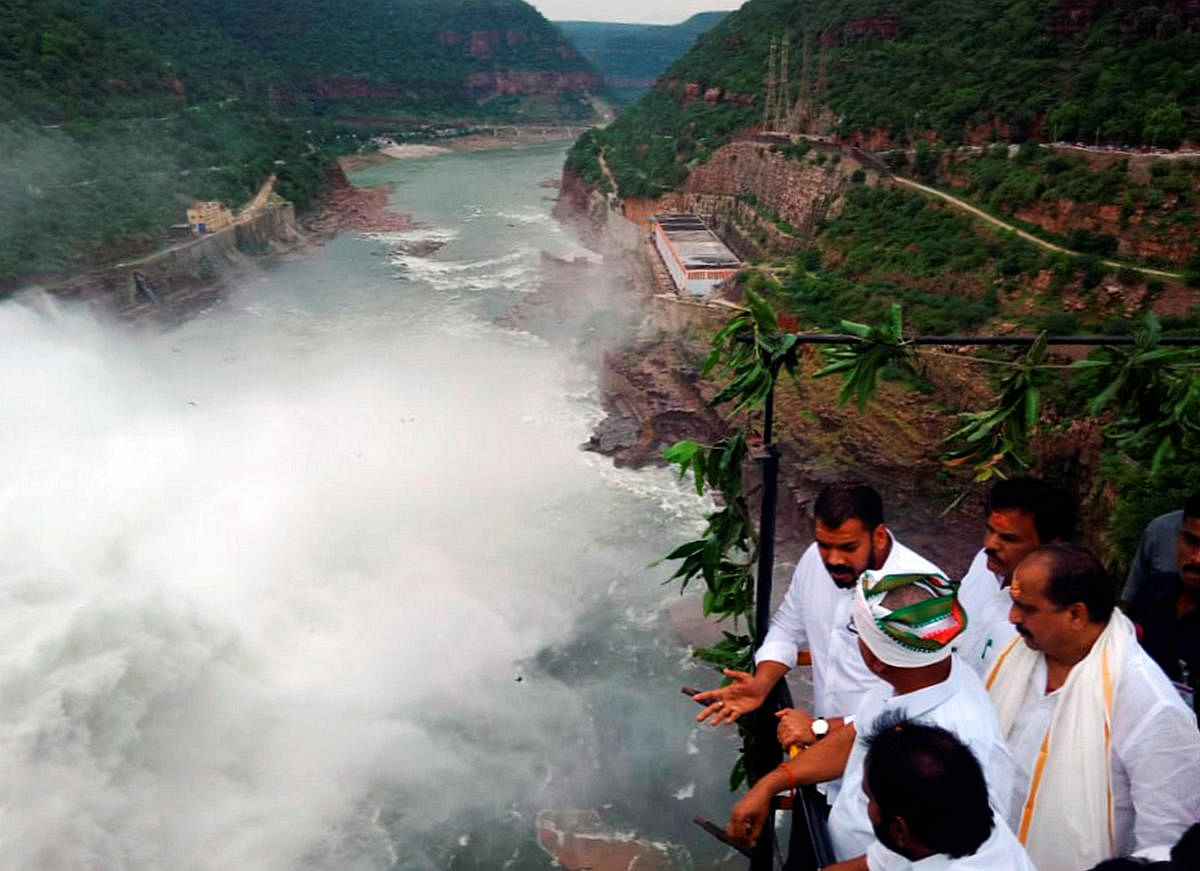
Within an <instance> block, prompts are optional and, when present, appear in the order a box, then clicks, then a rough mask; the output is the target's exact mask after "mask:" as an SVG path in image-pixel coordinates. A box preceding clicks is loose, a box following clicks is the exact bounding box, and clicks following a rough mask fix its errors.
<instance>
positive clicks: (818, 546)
mask: <svg viewBox="0 0 1200 871" xmlns="http://www.w3.org/2000/svg"><path fill="white" fill-rule="evenodd" d="M813 538H814V539H815V541H814V542H813V543H812V544H811V545H809V546H808V549H807V550H805V551H804V555H803V556H802V557H801V558H800V562H799V563H797V564H796V570H795V572H794V573H793V574H792V583H791V586H790V587H788V591H787V594H786V596H785V597H784V599H783V602H782V603H781V604H780V606H779V609H778V610H777V611H776V612H775V614H774V615H773V616H772V617H771V626H770V629H769V631H768V632H767V636H766V638H765V640H764V641H763V644H762V646H761V647H760V648H759V649H758V650H757V651H756V652H755V655H754V661H755V670H754V674H753V675H750V674H747V673H745V672H741V671H735V670H733V669H726V670H725V675H726V676H727V677H729V678H730V679H731V683H730V684H729V685H728V686H724V687H721V688H719V689H715V690H708V691H707V692H702V693H697V694H696V696H695V699H696V701H698V702H703V703H705V705H706V706H705V708H704V710H702V711H701V712H700V713H699V714H698V715H697V716H696V719H697V720H698V721H701V722H703V721H705V720H709V721H710V722H711V723H712V725H714V726H715V725H718V724H720V723H732V722H733V721H734V720H736V719H737V718H738V717H740V716H741V715H742V714H746V713H749V712H750V711H753V710H756V709H757V708H758V707H759V706H760V705H762V703H763V700H764V699H766V697H767V693H769V692H770V690H771V688H772V687H773V686H775V683H776V682H777V681H778V680H779V679H780V678H781V677H783V675H784V674H786V673H787V671H788V670H789V669H790V668H791V667H792V666H793V665H795V663H796V655H797V653H798V652H799V650H800V648H801V647H804V646H805V645H807V646H808V649H809V651H810V652H811V653H812V661H813V706H814V711H815V712H816V713H817V714H819V715H820V716H818V717H816V718H814V717H813V716H812V714H810V713H809V712H807V711H801V710H794V711H793V710H791V709H788V710H786V711H781V712H780V713H779V716H782V717H784V718H785V719H786V720H787V721H788V722H789V724H790V725H791V727H792V729H793V730H794V734H795V735H797V736H798V740H799V742H800V743H802V744H811V743H814V742H815V741H817V740H818V739H819V738H820V737H822V736H823V735H825V734H826V733H827V732H829V731H830V729H831V727H834V726H838V725H841V723H842V718H843V717H845V716H846V715H849V714H852V713H853V712H854V711H855V710H856V709H857V707H858V704H859V702H860V701H861V700H862V698H863V696H864V695H865V694H866V693H867V691H868V690H871V689H879V688H884V687H885V685H884V684H883V682H882V681H881V680H880V679H879V678H878V677H876V676H875V675H873V674H872V673H871V672H870V671H869V670H868V669H867V667H866V665H865V664H864V663H863V660H862V657H861V656H860V655H859V652H858V635H857V633H856V631H855V629H854V625H853V621H852V619H851V606H852V605H853V603H854V585H855V581H856V580H857V579H858V577H859V576H860V575H861V574H862V573H863V572H865V571H867V570H868V569H871V570H873V571H875V572H877V573H879V574H911V573H916V574H939V575H940V574H942V572H941V570H940V569H938V567H937V566H935V565H934V564H933V563H931V562H930V561H929V560H927V559H925V558H924V557H921V556H919V555H917V554H916V553H914V552H913V551H911V550H909V549H908V548H906V547H905V546H904V545H902V544H901V543H900V542H898V541H896V539H895V538H894V537H893V536H892V534H891V533H890V532H889V531H888V528H887V527H886V526H885V525H884V522H883V501H882V500H881V499H880V498H879V494H878V493H877V492H876V491H875V490H874V489H873V488H871V487H868V486H867V485H865V484H851V483H837V484H831V485H829V486H828V487H826V488H825V489H823V490H822V491H821V492H820V494H819V495H818V496H817V501H816V503H815V504H814V506H813Z"/></svg>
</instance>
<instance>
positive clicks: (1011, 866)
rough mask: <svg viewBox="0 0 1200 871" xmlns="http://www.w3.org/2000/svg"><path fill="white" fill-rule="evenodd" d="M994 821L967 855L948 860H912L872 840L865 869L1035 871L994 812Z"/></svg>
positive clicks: (939, 855)
mask: <svg viewBox="0 0 1200 871" xmlns="http://www.w3.org/2000/svg"><path fill="white" fill-rule="evenodd" d="M901 816H903V814H901ZM994 820H995V825H994V826H993V827H992V833H991V835H989V836H988V839H987V840H986V841H984V842H983V843H982V844H980V845H979V849H978V850H976V851H975V852H974V853H972V854H971V855H969V856H960V857H959V858H957V859H951V858H950V857H949V856H947V855H946V854H945V853H937V854H935V855H933V856H927V857H925V858H924V859H918V860H917V861H916V862H914V861H913V860H911V859H906V858H904V857H903V856H901V855H900V854H899V853H893V852H892V851H891V850H889V849H888V848H887V847H885V846H883V844H881V843H879V842H878V841H875V842H874V843H872V844H871V848H870V849H869V850H867V868H868V869H869V871H1037V869H1035V868H1034V867H1033V863H1032V862H1030V861H1029V855H1028V854H1027V853H1026V852H1025V848H1024V847H1022V846H1021V842H1020V841H1018V840H1017V836H1016V835H1014V834H1013V833H1012V829H1010V828H1009V827H1008V826H1007V825H1005V823H1004V820H1002V819H1001V818H1000V815H999V814H995V815H994Z"/></svg>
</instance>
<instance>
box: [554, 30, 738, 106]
mask: <svg viewBox="0 0 1200 871" xmlns="http://www.w3.org/2000/svg"><path fill="white" fill-rule="evenodd" d="M725 15H726V13H724V12H701V13H699V14H697V15H693V16H692V17H691V18H689V19H688V20H687V21H684V22H682V23H680V24H672V25H662V24H613V23H608V22H600V21H558V22H555V23H556V24H557V25H558V28H559V30H561V31H562V32H563V33H565V34H566V35H567V38H568V39H570V40H571V43H572V44H573V45H574V46H575V47H576V48H577V49H579V53H580V54H581V55H583V56H584V57H585V58H587V60H589V61H590V62H591V63H592V65H593V66H595V67H596V69H597V70H599V72H600V74H601V75H602V76H604V81H605V84H606V85H607V86H608V91H609V93H611V94H612V95H613V96H614V97H615V98H616V100H617V102H618V103H622V104H627V103H631V102H633V101H634V100H636V99H637V98H639V97H641V96H642V95H643V94H644V93H646V91H647V90H648V88H649V84H651V83H653V82H654V80H655V79H657V78H658V77H659V76H660V75H662V74H663V73H664V72H665V71H666V69H667V67H669V66H670V65H671V63H672V62H673V61H675V60H676V59H677V58H679V57H680V55H682V54H683V53H684V52H685V51H687V50H688V49H689V48H691V47H692V43H694V42H695V41H696V37H698V36H699V35H700V34H702V33H704V32H705V31H708V30H711V29H712V28H713V27H714V26H715V25H716V24H717V22H719V21H720V20H721V19H722V18H724V17H725Z"/></svg>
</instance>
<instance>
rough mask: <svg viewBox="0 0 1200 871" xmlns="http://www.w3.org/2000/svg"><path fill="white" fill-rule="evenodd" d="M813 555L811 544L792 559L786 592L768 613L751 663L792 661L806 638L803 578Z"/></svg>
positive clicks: (790, 663)
mask: <svg viewBox="0 0 1200 871" xmlns="http://www.w3.org/2000/svg"><path fill="white" fill-rule="evenodd" d="M813 559H816V561H817V563H818V564H819V563H820V557H819V556H818V555H817V546H816V545H815V544H813V545H810V546H809V548H808V550H806V551H805V552H804V555H803V556H802V557H800V561H799V562H798V563H796V570H795V571H794V572H792V582H791V584H790V585H789V586H788V590H787V593H786V594H785V595H784V597H783V601H782V602H780V603H779V608H778V609H777V610H776V611H775V613H774V614H772V615H771V626H770V628H769V629H768V630H767V637H766V638H765V639H763V643H762V647H760V648H758V650H757V651H755V653H754V663H755V665H757V664H758V663H760V662H763V661H764V660H771V661H772V662H782V663H783V664H784V665H786V666H787V667H788V668H792V667H793V666H795V665H796V655H797V654H798V653H799V652H800V648H801V647H803V646H804V645H805V644H806V643H807V642H808V632H807V630H806V629H805V625H804V583H805V580H806V579H807V580H811V574H812V573H811V563H812V560H813Z"/></svg>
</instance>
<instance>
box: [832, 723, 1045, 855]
mask: <svg viewBox="0 0 1200 871" xmlns="http://www.w3.org/2000/svg"><path fill="white" fill-rule="evenodd" d="M866 744H867V756H866V759H865V760H864V762H863V790H864V792H865V793H866V796H867V816H869V817H870V819H871V825H872V827H873V828H874V830H875V842H874V843H872V844H871V846H870V847H868V848H867V867H868V869H869V871H1035V869H1034V867H1033V863H1032V862H1030V861H1029V856H1028V855H1026V853H1025V848H1024V847H1022V846H1021V844H1020V842H1019V841H1018V840H1017V838H1016V836H1015V835H1013V833H1012V830H1011V829H1010V828H1009V827H1008V826H1007V825H1006V824H1005V822H1004V820H1003V819H1002V818H1001V817H1000V815H999V814H996V813H995V812H994V811H993V810H992V808H991V806H990V805H989V804H988V789H987V782H986V781H985V780H984V776H983V769H982V768H980V766H979V760H977V759H976V758H975V755H974V754H973V753H971V750H970V748H969V747H967V746H966V745H965V744H963V743H962V742H961V741H959V740H958V738H957V737H955V735H954V734H953V733H952V732H949V731H947V730H946V729H942V728H940V727H938V726H931V725H928V724H926V723H921V722H919V721H914V720H910V719H906V718H904V717H900V716H896V715H895V714H890V715H887V716H884V717H881V718H879V719H878V720H876V721H875V723H873V724H872V728H871V734H870V735H869V736H867V739H866ZM835 867H836V866H835ZM826 871H829V869H826Z"/></svg>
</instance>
